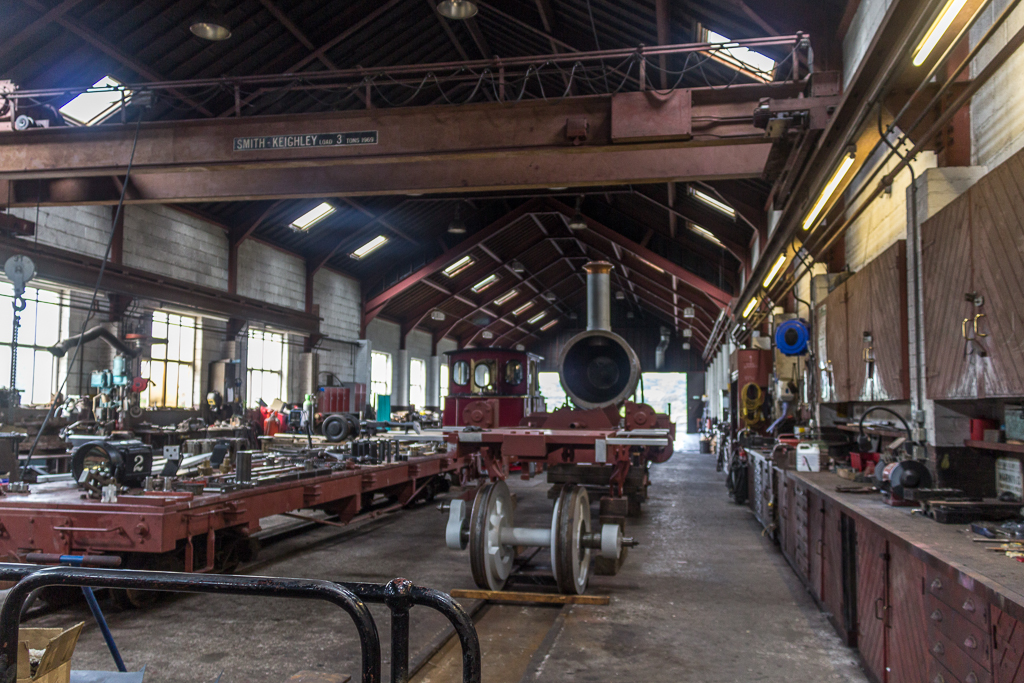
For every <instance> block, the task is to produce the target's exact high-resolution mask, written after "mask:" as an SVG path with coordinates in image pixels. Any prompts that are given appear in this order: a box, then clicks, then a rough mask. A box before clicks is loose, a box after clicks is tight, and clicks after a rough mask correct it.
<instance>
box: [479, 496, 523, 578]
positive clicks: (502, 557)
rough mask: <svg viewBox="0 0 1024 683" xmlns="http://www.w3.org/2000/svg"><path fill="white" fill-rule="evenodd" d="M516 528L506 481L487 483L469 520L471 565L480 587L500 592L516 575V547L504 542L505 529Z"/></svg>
mask: <svg viewBox="0 0 1024 683" xmlns="http://www.w3.org/2000/svg"><path fill="white" fill-rule="evenodd" d="M511 526H512V496H511V494H510V493H509V491H508V485H507V484H505V482H503V481H496V482H494V483H491V484H487V485H486V486H484V487H483V488H482V489H480V491H479V492H478V493H477V494H476V498H475V499H474V500H473V512H472V514H471V515H470V518H469V564H470V567H472V569H473V580H474V581H476V585H478V586H480V587H481V588H484V589H486V590H492V591H500V590H501V589H502V588H504V587H505V582H506V581H508V576H509V574H510V573H511V572H512V560H513V559H515V548H513V547H512V546H510V545H503V544H502V543H501V530H502V529H503V528H505V527H511Z"/></svg>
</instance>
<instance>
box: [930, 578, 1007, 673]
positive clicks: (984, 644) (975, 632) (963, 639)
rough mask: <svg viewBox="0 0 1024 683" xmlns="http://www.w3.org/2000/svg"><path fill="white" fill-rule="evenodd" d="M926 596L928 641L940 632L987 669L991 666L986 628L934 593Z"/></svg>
mask: <svg viewBox="0 0 1024 683" xmlns="http://www.w3.org/2000/svg"><path fill="white" fill-rule="evenodd" d="M926 597H927V600H926V601H925V613H926V614H927V615H928V640H929V642H935V641H936V635H937V634H942V635H944V636H945V637H946V638H948V639H949V640H950V641H951V642H952V643H953V644H954V645H956V647H957V648H958V649H959V650H961V651H962V652H963V653H964V654H966V655H967V656H968V657H970V658H971V659H972V660H974V661H975V662H976V663H977V664H979V665H980V666H981V667H982V668H984V669H985V670H986V671H988V670H989V669H990V667H991V666H992V664H991V661H992V660H991V648H990V646H989V637H988V631H987V629H981V628H978V626H976V625H975V624H974V623H972V622H970V621H968V620H967V619H966V618H964V617H962V616H960V614H959V613H958V612H957V611H955V610H954V609H953V608H952V607H950V606H949V605H947V604H946V603H944V602H942V601H941V600H939V599H938V598H936V597H935V596H934V595H932V594H930V593H929V594H928V595H927V596H926Z"/></svg>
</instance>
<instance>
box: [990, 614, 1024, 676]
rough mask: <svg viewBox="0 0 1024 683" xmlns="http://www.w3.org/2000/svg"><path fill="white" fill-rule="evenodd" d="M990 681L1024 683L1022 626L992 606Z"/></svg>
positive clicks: (1023, 638)
mask: <svg viewBox="0 0 1024 683" xmlns="http://www.w3.org/2000/svg"><path fill="white" fill-rule="evenodd" d="M991 633H992V679H993V680H994V681H995V683H1024V666H1021V662H1022V660H1024V624H1021V623H1020V622H1019V621H1017V620H1016V619H1014V618H1013V617H1011V616H1010V615H1009V614H1006V613H1005V612H1003V611H1002V610H1000V609H999V608H998V607H996V606H995V605H993V606H992V630H991Z"/></svg>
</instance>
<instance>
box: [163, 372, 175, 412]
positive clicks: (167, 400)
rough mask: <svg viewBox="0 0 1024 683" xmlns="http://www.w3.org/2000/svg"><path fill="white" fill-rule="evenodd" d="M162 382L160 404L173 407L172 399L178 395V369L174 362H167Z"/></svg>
mask: <svg viewBox="0 0 1024 683" xmlns="http://www.w3.org/2000/svg"><path fill="white" fill-rule="evenodd" d="M164 383H165V386H164V396H163V403H162V404H161V405H163V406H164V407H167V408H174V407H176V406H175V405H174V401H175V398H176V397H177V395H178V369H177V368H176V367H175V364H174V363H171V362H168V363H167V368H166V369H165V370H164Z"/></svg>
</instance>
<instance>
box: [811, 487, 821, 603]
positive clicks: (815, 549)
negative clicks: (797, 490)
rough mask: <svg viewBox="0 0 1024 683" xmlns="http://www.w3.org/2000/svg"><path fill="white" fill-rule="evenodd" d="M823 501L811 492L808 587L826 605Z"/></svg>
mask: <svg viewBox="0 0 1024 683" xmlns="http://www.w3.org/2000/svg"><path fill="white" fill-rule="evenodd" d="M822 505H823V501H822V498H821V496H819V495H817V494H816V493H814V492H810V493H809V495H808V496H807V546H808V551H809V552H810V556H809V558H808V560H809V562H808V564H809V571H808V576H807V585H808V587H810V589H811V595H813V596H814V597H815V598H817V599H818V602H819V603H824V600H825V594H824V591H823V590H822V588H823V583H824V582H823V578H824V574H823V572H824V563H823V559H824V554H825V551H824V548H823V547H822V546H823V545H824V543H825V540H824V532H825V514H824V512H823V511H822Z"/></svg>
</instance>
